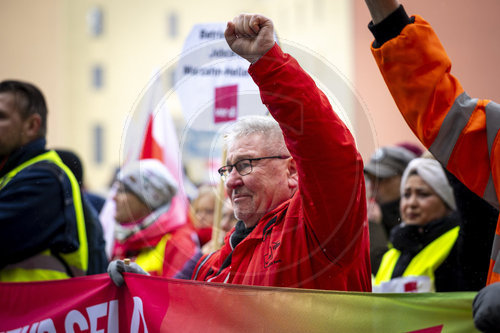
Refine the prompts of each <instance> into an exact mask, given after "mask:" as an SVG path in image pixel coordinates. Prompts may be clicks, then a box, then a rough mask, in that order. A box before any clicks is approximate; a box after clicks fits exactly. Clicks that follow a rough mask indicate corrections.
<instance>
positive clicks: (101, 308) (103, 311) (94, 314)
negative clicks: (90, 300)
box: [87, 303, 108, 333]
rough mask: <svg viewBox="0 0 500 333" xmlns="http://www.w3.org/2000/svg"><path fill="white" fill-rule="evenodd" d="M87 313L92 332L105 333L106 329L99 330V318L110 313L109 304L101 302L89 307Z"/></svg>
mask: <svg viewBox="0 0 500 333" xmlns="http://www.w3.org/2000/svg"><path fill="white" fill-rule="evenodd" d="M87 314H88V315H89V320H90V332H91V333H104V330H97V320H98V319H99V318H102V317H104V316H106V315H107V314H108V304H107V303H101V304H97V305H94V306H89V307H88V308H87Z"/></svg>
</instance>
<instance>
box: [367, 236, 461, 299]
mask: <svg viewBox="0 0 500 333" xmlns="http://www.w3.org/2000/svg"><path fill="white" fill-rule="evenodd" d="M459 229H460V227H458V226H457V227H454V228H453V229H451V230H448V231H447V232H445V233H444V234H443V235H441V236H439V237H438V238H436V239H435V240H433V241H432V242H431V243H429V244H428V245H427V246H426V247H424V248H423V249H422V250H421V251H420V252H419V253H418V254H417V255H416V256H415V257H413V259H412V260H411V261H410V263H409V264H408V266H407V267H406V269H405V270H404V272H403V274H402V276H403V277H410V276H412V277H418V276H427V277H429V279H430V281H431V285H430V288H431V289H430V290H418V291H426V292H429V291H435V290H436V288H435V285H434V272H435V271H436V269H438V268H439V266H440V265H441V264H442V263H443V261H444V260H445V259H446V258H447V257H448V255H449V254H450V251H451V249H452V248H453V246H454V245H455V242H456V240H457V238H458V231H459ZM400 255H401V251H399V250H397V249H395V248H392V249H390V250H389V251H387V252H386V253H385V254H384V256H383V258H382V262H381V263H380V268H379V270H378V272H377V275H376V276H375V283H374V288H373V289H374V290H376V289H377V288H376V287H375V286H381V285H382V284H384V283H390V281H391V280H392V279H393V278H392V274H393V272H394V268H395V267H396V264H397V262H398V259H399V257H400ZM380 291H381V292H386V291H385V290H380ZM403 291H404V290H403ZM413 291H417V290H413ZM401 292H402V291H401Z"/></svg>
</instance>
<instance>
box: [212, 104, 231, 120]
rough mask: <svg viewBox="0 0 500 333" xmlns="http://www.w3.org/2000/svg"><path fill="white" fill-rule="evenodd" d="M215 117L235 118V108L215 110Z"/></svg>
mask: <svg viewBox="0 0 500 333" xmlns="http://www.w3.org/2000/svg"><path fill="white" fill-rule="evenodd" d="M214 113H215V116H216V117H219V118H236V107H235V106H233V107H231V108H226V109H224V108H217V109H215V112H214Z"/></svg>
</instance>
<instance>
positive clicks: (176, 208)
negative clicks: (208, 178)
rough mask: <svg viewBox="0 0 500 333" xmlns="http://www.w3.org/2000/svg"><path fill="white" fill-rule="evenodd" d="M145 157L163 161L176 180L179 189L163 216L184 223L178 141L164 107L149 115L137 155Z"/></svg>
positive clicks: (184, 196) (185, 208)
mask: <svg viewBox="0 0 500 333" xmlns="http://www.w3.org/2000/svg"><path fill="white" fill-rule="evenodd" d="M146 158H155V159H157V160H160V161H161V162H163V164H165V166H166V167H167V169H168V171H170V173H171V174H172V175H173V176H174V178H175V180H176V181H177V183H178V188H179V190H178V192H177V195H176V196H175V197H174V199H173V200H172V205H171V206H170V209H169V211H168V212H167V213H166V216H165V218H167V219H169V220H171V221H175V222H173V223H174V224H184V223H185V222H186V212H187V198H186V195H185V192H184V187H183V180H184V177H183V172H182V167H181V159H180V153H179V143H178V140H177V134H176V131H175V125H174V122H173V119H172V117H171V115H170V113H169V112H168V111H167V109H166V108H165V107H160V108H159V111H158V112H157V113H156V114H153V113H151V114H150V115H149V118H148V123H147V126H146V131H145V134H144V140H143V144H142V149H141V151H140V155H139V159H146Z"/></svg>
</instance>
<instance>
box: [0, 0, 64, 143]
mask: <svg viewBox="0 0 500 333" xmlns="http://www.w3.org/2000/svg"><path fill="white" fill-rule="evenodd" d="M64 17H65V13H64V6H63V3H61V1H58V0H44V1H33V0H2V1H0V22H1V26H2V31H1V33H0V50H1V51H0V79H1V80H5V79H19V80H24V81H29V82H32V83H34V84H35V85H37V86H38V87H40V88H42V90H43V93H44V94H45V98H46V99H47V104H48V107H49V119H48V127H49V130H48V140H49V141H50V142H64V140H65V139H66V137H67V135H68V133H69V132H67V131H66V129H65V126H66V124H67V120H68V118H67V117H68V114H67V113H65V112H63V110H65V106H66V104H65V103H66V101H67V100H66V98H67V94H66V93H67V89H66V84H67V82H66V81H65V65H66V60H67V54H66V52H65V51H66V50H65V48H64V39H65V33H66V29H65V26H64Z"/></svg>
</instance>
